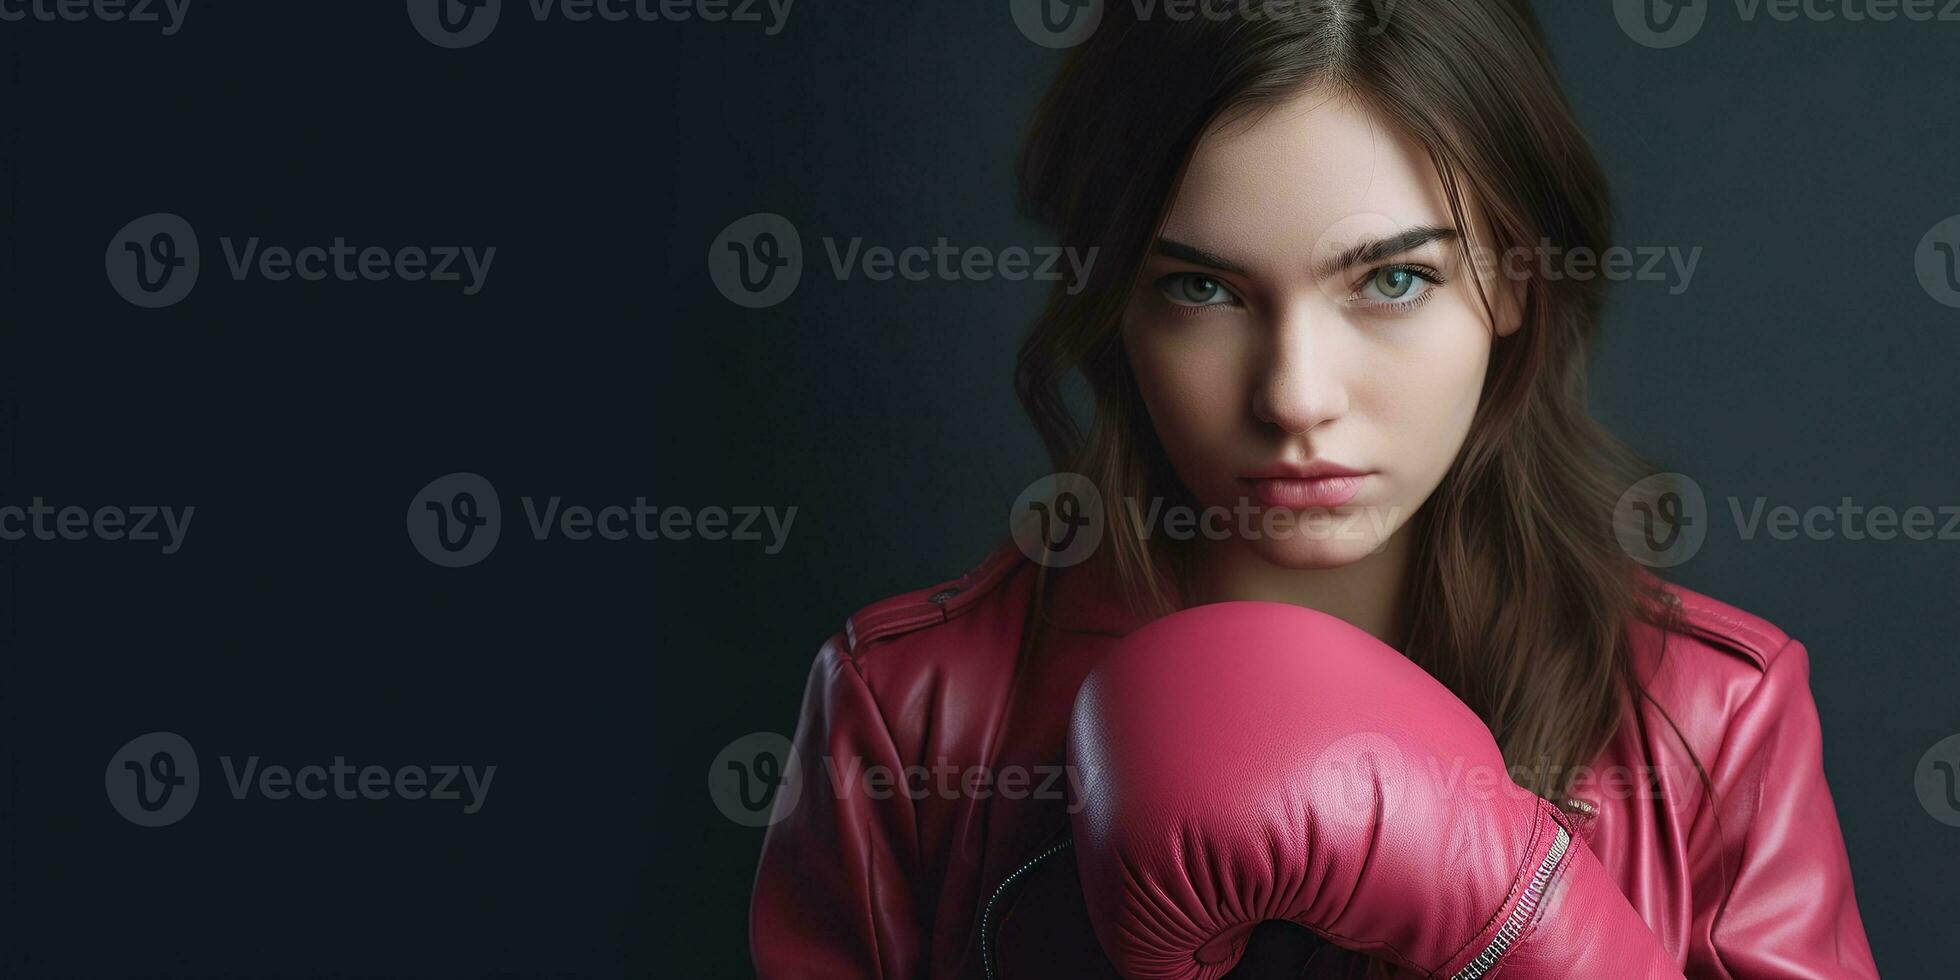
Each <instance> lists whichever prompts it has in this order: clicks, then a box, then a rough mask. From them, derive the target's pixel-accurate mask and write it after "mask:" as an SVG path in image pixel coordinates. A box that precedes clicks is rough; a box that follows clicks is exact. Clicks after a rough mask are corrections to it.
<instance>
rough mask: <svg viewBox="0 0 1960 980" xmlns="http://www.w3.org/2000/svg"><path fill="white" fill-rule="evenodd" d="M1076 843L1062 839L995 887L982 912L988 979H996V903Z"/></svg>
mask: <svg viewBox="0 0 1960 980" xmlns="http://www.w3.org/2000/svg"><path fill="white" fill-rule="evenodd" d="M1074 843H1075V838H1073V837H1071V838H1069V839H1068V840H1065V841H1062V842H1061V843H1060V844H1056V845H1054V846H1053V847H1050V848H1049V849H1047V850H1045V851H1042V852H1041V853H1040V854H1037V855H1035V856H1034V857H1032V858H1029V859H1028V862H1027V863H1026V864H1023V865H1021V866H1020V867H1018V868H1016V869H1014V873H1013V874H1011V875H1008V876H1007V877H1006V878H1005V879H1003V880H1002V881H1001V883H1000V887H998V888H995V889H994V894H993V897H991V898H989V899H987V908H986V910H985V911H983V912H981V913H980V961H981V962H982V963H985V964H986V965H987V980H994V937H993V932H992V928H993V925H992V924H993V918H994V905H995V903H997V902H999V901H1000V897H1001V896H1002V895H1005V894H1006V893H1007V889H1008V887H1009V886H1011V885H1013V884H1014V883H1015V882H1016V881H1019V880H1020V879H1021V876H1022V875H1025V874H1027V873H1028V872H1030V871H1032V870H1034V866H1035V865H1037V864H1040V863H1041V862H1043V861H1046V860H1048V859H1049V858H1051V857H1054V856H1055V855H1057V854H1060V853H1061V852H1063V851H1066V850H1068V849H1069V847H1070V846H1072V845H1073V844H1074Z"/></svg>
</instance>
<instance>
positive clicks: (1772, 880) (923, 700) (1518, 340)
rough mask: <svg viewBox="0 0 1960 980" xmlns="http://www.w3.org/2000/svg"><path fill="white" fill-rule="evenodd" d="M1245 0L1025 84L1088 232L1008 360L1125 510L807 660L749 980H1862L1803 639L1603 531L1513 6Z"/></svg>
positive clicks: (1035, 134)
mask: <svg viewBox="0 0 1960 980" xmlns="http://www.w3.org/2000/svg"><path fill="white" fill-rule="evenodd" d="M1228 7H1229V8H1230V9H1231V10H1233V11H1235V13H1234V15H1233V16H1230V17H1227V18H1223V19H1211V18H1207V17H1189V18H1181V19H1179V18H1171V17H1169V16H1167V15H1165V13H1164V10H1163V9H1161V8H1159V7H1157V6H1155V5H1131V4H1123V3H1112V4H1107V5H1105V7H1104V18H1103V22H1102V24H1101V26H1100V27H1099V28H1098V29H1097V30H1096V31H1095V33H1094V35H1093V36H1092V37H1091V38H1089V39H1088V40H1087V41H1086V42H1084V43H1083V44H1082V45H1080V46H1079V47H1077V48H1076V49H1075V50H1074V51H1073V52H1072V53H1071V55H1070V60H1069V61H1068V63H1067V65H1066V67H1065V68H1064V69H1063V71H1062V72H1061V74H1060V76H1059V77H1058V78H1057V80H1056V81H1055V83H1054V84H1053V86H1052V88H1051V89H1050V90H1049V92H1048V94H1047V96H1046V98H1045V100H1044V101H1043V103H1042V105H1041V108H1040V111H1039V114H1038V117H1037V119H1036V122H1035V125H1034V127H1033V129H1032V131H1031V134H1030V137H1029V140H1028V143H1027V145H1026V146H1025V148H1024V152H1023V157H1022V167H1021V180H1022V188H1023V192H1024V200H1025V203H1026V205H1027V207H1028V209H1029V210H1030V212H1031V213H1032V214H1033V215H1034V216H1035V217H1037V218H1038V219H1040V220H1041V221H1043V222H1045V223H1047V224H1048V225H1049V226H1050V227H1052V228H1053V229H1054V230H1055V232H1056V234H1057V235H1058V237H1059V238H1060V240H1061V241H1062V243H1063V244H1065V245H1071V246H1075V247H1077V248H1080V249H1084V250H1086V249H1087V248H1090V247H1095V248H1097V249H1098V250H1099V251H1098V252H1097V258H1096V261H1095V262H1094V263H1093V265H1092V266H1091V271H1090V273H1089V276H1088V281H1087V283H1086V287H1085V288H1080V289H1079V290H1078V289H1057V290H1056V291H1055V292H1054V294H1053V296H1052V298H1051V301H1050V304H1049V306H1048V308H1047V310H1046V311H1045V312H1044V314H1043V315H1042V317H1041V319H1040V321H1039V322H1038V323H1037V324H1036V326H1035V328H1034V331H1033V333H1032V335H1031V336H1030V337H1029V339H1028V340H1027V342H1026V344H1025V346H1024V348H1023V352H1022V357H1021V362H1020V368H1019V372H1018V378H1017V382H1018V388H1019V391H1020V394H1021V397H1022V400H1023V402H1024V404H1025V405H1026V407H1027V409H1028V411H1029V413H1030V414H1031V415H1032V417H1033V419H1034V421H1035V424H1036V425H1037V427H1038V428H1039V429H1040V431H1041V433H1042V435H1043V436H1044V438H1045V439H1046V441H1047V444H1048V446H1049V448H1050V451H1051V453H1052V455H1053V458H1054V460H1055V464H1056V467H1057V469H1058V470H1060V471H1064V472H1068V473H1075V474H1081V475H1082V483H1083V486H1080V487H1075V488H1072V490H1071V493H1070V494H1069V496H1071V498H1072V499H1070V500H1069V501H1068V504H1069V505H1070V507H1071V508H1073V509H1069V508H1063V507H1062V506H1061V502H1060V501H1059V500H1055V501H1045V502H1039V503H1040V506H1039V507H1038V508H1037V509H1038V510H1039V509H1042V508H1047V516H1049V517H1062V518H1066V519H1067V521H1065V523H1082V520H1083V519H1082V517H1081V515H1082V507H1083V506H1084V502H1085V501H1087V500H1090V499H1091V497H1090V494H1089V493H1088V492H1087V491H1088V490H1090V489H1093V491H1094V494H1095V495H1096V496H1098V497H1099V498H1100V500H1101V501H1102V502H1103V506H1102V508H1101V510H1100V514H1101V516H1102V521H1101V523H1100V524H1097V525H1094V526H1093V527H1092V528H1091V530H1100V532H1101V533H1100V536H1099V537H1097V538H1096V539H1095V541H1094V542H1093V549H1092V551H1091V553H1090V555H1089V557H1088V559H1087V560H1085V561H1081V562H1079V563H1074V559H1073V558H1070V559H1069V562H1068V563H1066V567H1063V566H1064V565H1065V563H1064V562H1062V561H1059V560H1053V559H1054V558H1055V554H1056V553H1054V552H1049V551H1044V550H1042V548H1035V549H1023V548H1020V547H1017V546H1016V544H1015V543H1013V542H1008V543H1004V544H1003V545H1002V546H1001V548H999V549H998V550H997V551H995V552H994V554H992V555H991V556H990V557H988V558H987V559H986V560H985V561H984V562H983V563H981V564H980V565H979V566H978V567H977V568H976V569H974V570H973V571H972V572H970V573H969V574H967V575H965V576H963V577H962V578H960V579H957V580H955V581H952V582H947V583H943V584H941V585H937V586H934V587H931V588H926V589H921V590H919V591H917V592H913V593H908V594H906V595H901V596H897V597H894V598H891V599H887V600H885V601H882V602H879V603H875V604H873V605H871V606H869V607H867V608H865V609H864V610H862V611H860V612H859V613H857V614H856V615H855V616H852V617H851V618H850V620H849V621H848V622H847V624H846V625H845V628H844V629H843V631H842V632H840V633H839V634H838V635H837V636H834V637H832V638H831V640H830V641H829V642H828V643H826V644H825V645H824V646H823V648H822V649H821V651H820V652H819V653H818V655H817V658H816V662H815V665H814V667H813V669H812V672H811V674H810V677H809V680H808V687H807V693H806V697H805V700H804V703H803V711H802V718H801V720H800V722H799V724H798V726H797V730H796V735H795V738H794V746H795V755H794V758H793V759H792V760H791V761H790V763H789V765H788V766H787V769H786V772H787V778H786V781H785V783H784V785H783V789H782V790H781V795H780V796H779V804H778V806H779V810H778V812H777V813H776V814H775V818H776V821H777V822H775V823H774V824H772V826H771V827H770V830H769V832H768V836H767V838H766V841H765V843H764V847H763V853H762V858H761V864H760V868H759V871H758V875H757V880H756V886H755V895H754V902H753V907H752V910H751V939H752V945H753V954H754V958H755V963H756V966H757V969H758V971H759V973H760V974H761V975H762V976H763V977H765V978H778V977H922V976H930V977H1009V978H1011V977H1027V976H1033V977H1050V976H1053V977H1085V976H1115V975H1128V976H1179V977H1215V976H1221V975H1232V976H1254V975H1272V976H1292V977H1297V976H1348V975H1364V974H1366V973H1370V972H1372V973H1373V974H1374V975H1378V976H1389V975H1408V976H1424V975H1434V976H1462V977H1477V976H1493V975H1494V976H1511V977H1540V976H1544V977H1551V976H1579V975H1611V976H1670V977H1684V976H1685V977H1735V978H1769V977H1788V978H1797V977H1806V978H1811V977H1814V978H1822V977H1870V976H1876V970H1875V969H1874V966H1873V963H1872V957H1871V952H1870V949H1869V947H1868V944H1867V942H1866V939H1865V935H1864V929H1863V925H1862V922H1861V920H1860V918H1859V914H1858V908H1857V903H1856V899H1855V896H1854V893H1853V889H1852V879H1851V873H1850V868H1849V864H1848V861H1847V859H1846V854H1845V849H1844V844H1843V840H1842V836H1841V834H1840V831H1839V826H1838V822H1837V817H1836V813H1835V810H1834V808H1833V804H1832V802H1831V797H1830V791H1829V788H1828V786H1827V785H1826V783H1825V780H1824V777H1823V772H1822V766H1821V748H1820V732H1819V725H1818V718H1817V712H1816V708H1815V705H1814V702H1813V700H1812V696H1811V694H1810V691H1809V688H1808V680H1807V676H1808V661H1807V654H1806V651H1805V649H1804V647H1803V646H1802V645H1800V644H1799V643H1797V642H1796V641H1794V640H1792V639H1790V638H1789V637H1788V636H1786V635H1785V634H1784V633H1783V632H1782V631H1780V630H1779V629H1778V628H1777V627H1775V626H1773V625H1771V624H1770V623H1767V622H1765V621H1763V620H1761V619H1759V618H1757V617H1755V616H1752V615H1750V614H1748V613H1746V612H1743V611H1741V610H1738V609H1735V608H1732V607H1730V606H1727V605H1724V604H1722V603H1720V602H1718V601H1715V600H1713V599H1710V598H1707V597H1704V596H1701V595H1698V594H1696V593H1694V592H1691V591H1689V590H1687V589H1684V588H1681V587H1679V586H1675V585H1671V584H1666V583H1663V582H1661V581H1660V580H1659V579H1657V578H1656V577H1654V575H1653V574H1652V573H1650V572H1648V571H1647V570H1646V569H1645V568H1644V567H1643V566H1642V564H1641V563H1639V562H1637V561H1636V560H1635V559H1634V557H1632V556H1631V555H1630V554H1629V552H1628V550H1627V549H1625V548H1623V547H1622V545H1621V536H1620V534H1619V533H1618V531H1619V529H1618V528H1616V522H1615V511H1616V506H1618V505H1619V504H1620V502H1621V500H1622V495H1623V494H1624V493H1625V492H1626V491H1627V490H1628V488H1629V487H1632V486H1633V485H1634V484H1635V483H1636V482H1638V481H1639V480H1640V479H1641V478H1642V477H1643V476H1644V475H1645V473H1646V470H1645V469H1644V468H1643V467H1642V466H1641V465H1640V462H1639V461H1638V460H1637V459H1635V458H1634V457H1633V456H1632V455H1631V454H1630V453H1629V452H1628V451H1626V450H1625V449H1624V448H1623V447H1621V446H1620V445H1619V444H1618V443H1616V442H1615V441H1613V440H1612V438H1611V437H1610V436H1608V435H1607V434H1606V433H1605V432H1604V431H1602V430H1601V429H1600V428H1599V427H1598V426H1597V425H1596V424H1595V423H1594V422H1593V420H1592V419H1591V418H1589V417H1588V414H1587V409H1586V389H1585V383H1584V379H1585V368H1586V358H1587V354H1588V347H1589V344H1590V342H1591V341H1592V339H1593V336H1594V333H1595V331H1596V328H1597V323H1598V319H1599V313H1600V309H1601V304H1602V300H1603V295H1604V292H1605V287H1606V282H1605V281H1604V280H1603V278H1602V277H1601V276H1597V275H1594V276H1587V275H1573V274H1565V273H1561V274H1548V272H1547V263H1546V262H1545V261H1543V259H1544V257H1545V256H1547V255H1553V256H1556V255H1564V254H1567V253H1569V252H1571V251H1572V250H1575V249H1591V250H1593V252H1594V253H1595V254H1597V253H1599V252H1601V251H1602V250H1603V249H1604V248H1605V247H1606V244H1607V236H1608V230H1609V224H1610V222H1609V208H1608V203H1607V191H1606V186H1605V182H1604V179H1603V177H1602V174H1601V172H1600V170H1599V167H1598V165H1597V163H1596V161H1595V160H1594V157H1593V155H1592V153H1591V152H1590V150H1589V149H1588V147H1587V144H1586V142H1585V140H1584V138H1583V136H1582V135H1581V134H1580V132H1579V130H1578V129H1577V128H1576V125H1575V123H1574V120H1573V117H1572V114H1571V110H1570V108H1569V106H1568V105H1567V103H1566V102H1565V100H1564V97H1563V95H1562V93H1561V91H1560V89H1559V86H1558V83H1557V80H1556V78H1555V75H1554V72H1553V69H1552V66H1551V61H1550V58H1549V56H1548V54H1547V52H1546V50H1545V48H1544V46H1543V42H1542V38H1541V35H1540V32H1539V29H1538V26H1537V24H1536V21H1535V20H1534V18H1533V16H1532V14H1531V13H1530V11H1529V9H1528V6H1527V5H1526V3H1525V2H1524V0H1399V2H1397V3H1395V4H1392V5H1388V4H1381V3H1378V2H1371V0H1315V2H1300V3H1268V4H1256V3H1255V4H1244V5H1240V4H1234V5H1228ZM1153 11H1154V12H1155V14H1156V16H1154V17H1153V16H1151V12H1153ZM1384 15H1385V16H1384ZM1074 372H1079V374H1080V375H1081V376H1082V377H1083V378H1084V379H1086V381H1087V383H1088V389H1089V391H1090V393H1091V394H1092V396H1093V413H1092V417H1091V418H1089V419H1088V420H1087V424H1086V426H1082V427H1078V425H1077V423H1076V420H1075V416H1074V415H1073V414H1072V413H1071V412H1070V410H1069V409H1068V407H1067V406H1066V405H1065V403H1064V398H1063V395H1062V387H1063V383H1064V380H1065V379H1066V378H1067V377H1068V376H1069V375H1070V374H1071V373H1074ZM1073 490H1081V491H1083V492H1081V493H1074V492H1073ZM1177 512H1185V513H1194V514H1205V515H1210V516H1211V518H1213V519H1210V520H1201V521H1199V522H1198V523H1197V525H1196V528H1197V531H1198V533H1189V530H1190V529H1189V527H1188V526H1187V533H1181V534H1180V533H1174V525H1173V524H1171V523H1168V522H1167V521H1166V520H1164V516H1165V515H1168V514H1172V513H1177ZM1044 529H1045V530H1048V531H1049V532H1050V533H1051V539H1050V540H1047V541H1045V542H1044V547H1046V546H1050V545H1054V544H1056V542H1055V541H1054V540H1052V534H1053V530H1054V529H1052V528H1045V527H1044ZM1024 540H1025V537H1024ZM1030 555H1032V557H1030ZM1244 600H1252V601H1251V602H1247V601H1244ZM1308 610H1312V611H1313V612H1308ZM1384 651H1389V652H1393V653H1394V654H1396V655H1395V656H1388V657H1385V656H1384ZM1398 665H1399V666H1398ZM1410 665H1414V666H1415V667H1419V668H1420V670H1414V669H1413V668H1411V667H1410ZM1303 672H1304V673H1303ZM1085 683H1086V684H1087V686H1088V689H1087V690H1085ZM1339 692H1345V694H1343V695H1342V696H1338V697H1337V696H1335V695H1336V694H1337V693H1339ZM1079 694H1082V695H1084V696H1083V697H1082V698H1080V699H1078V695H1079ZM1078 701H1079V702H1080V703H1078ZM1072 712H1074V714H1073V715H1072ZM1289 719H1298V727H1297V729H1296V728H1292V727H1289V725H1290V721H1289ZM1466 719H1468V722H1469V723H1468V724H1467V725H1466V724H1465V720H1466ZM1344 733H1345V734H1344ZM1357 733H1358V734H1357ZM1354 738H1363V739H1366V738H1379V739H1381V740H1383V741H1381V742H1380V743H1379V745H1378V746H1377V747H1380V746H1387V749H1386V750H1385V751H1387V752H1388V753H1389V754H1394V753H1397V752H1399V753H1402V754H1403V756H1404V758H1403V760H1402V761H1403V762H1404V763H1407V765H1406V767H1405V768H1403V769H1400V770H1393V771H1386V770H1384V768H1383V767H1381V766H1379V765H1374V764H1375V763H1379V762H1380V759H1379V758H1378V755H1379V753H1378V754H1377V756H1370V755H1368V754H1367V753H1361V754H1359V755H1357V756H1354V757H1353V758H1346V757H1344V761H1347V762H1361V761H1366V762H1367V763H1368V765H1363V766H1362V768H1363V769H1368V771H1369V772H1370V773H1372V775H1366V776H1364V778H1369V779H1373V780H1374V782H1373V783H1371V784H1370V785H1369V786H1368V787H1367V789H1368V792H1367V793H1364V794H1363V795H1364V797H1365V798H1366V799H1367V800H1369V801H1372V802H1370V803H1369V804H1368V805H1367V806H1364V807H1363V808H1362V809H1363V812H1365V814H1366V815H1367V818H1366V819H1364V820H1360V821H1351V822H1350V823H1349V824H1347V825H1343V824H1341V822H1340V815H1339V814H1337V813H1335V812H1333V811H1335V810H1337V809H1339V807H1338V806H1336V805H1335V801H1336V799H1337V798H1333V797H1328V796H1326V795H1325V794H1324V792H1323V787H1321V786H1320V784H1319V783H1317V782H1315V779H1317V778H1318V777H1316V776H1315V775H1313V773H1312V772H1311V771H1309V770H1313V769H1314V767H1315V766H1316V765H1317V764H1318V762H1319V761H1324V760H1326V759H1328V758H1330V756H1329V754H1328V753H1330V752H1336V753H1337V752H1339V751H1344V750H1343V749H1342V746H1344V745H1345V746H1350V747H1351V746H1352V744H1353V743H1352V739H1354ZM1329 739H1332V740H1333V741H1328V740H1329ZM1370 744H1374V743H1370ZM1194 746H1201V747H1202V751H1199V750H1197V749H1195V748H1193V747H1194ZM1238 746H1243V747H1244V748H1243V750H1242V751H1241V750H1239V749H1238V748H1237V747H1238ZM1309 749H1311V751H1308V750H1309ZM1411 752H1415V753H1421V754H1422V756H1421V757H1420V758H1408V757H1407V756H1408V754H1409V753H1411ZM1500 753H1501V754H1500ZM1248 758H1251V759H1253V760H1254V763H1256V764H1254V763H1248V761H1247V760H1248ZM1465 760H1469V761H1470V764H1471V765H1470V768H1471V769H1473V770H1474V769H1476V768H1477V767H1478V766H1479V765H1482V762H1488V761H1495V764H1496V765H1498V766H1500V767H1502V769H1503V775H1504V780H1503V785H1504V786H1505V787H1508V788H1509V789H1511V790H1515V791H1516V792H1514V793H1505V792H1490V791H1489V789H1490V787H1489V785H1488V784H1487V783H1486V784H1485V785H1484V787H1483V789H1484V791H1483V792H1472V789H1473V788H1474V787H1475V785H1476V784H1475V783H1474V782H1470V781H1466V782H1452V781H1451V780H1450V777H1449V773H1448V771H1447V770H1449V769H1450V767H1452V766H1461V765H1462V764H1463V763H1464V761H1465ZM1480 760H1482V761H1480ZM1369 766H1373V768H1372V769H1370V768H1369ZM1351 771H1352V770H1351V769H1343V770H1342V772H1344V773H1351ZM1425 771H1426V774H1425ZM1439 771H1440V772H1442V773H1443V776H1442V777H1441V779H1440V781H1439V783H1438V785H1439V786H1440V787H1442V788H1440V789H1439V790H1438V792H1440V793H1441V794H1443V795H1442V797H1440V798H1442V799H1444V800H1445V802H1444V803H1443V804H1442V805H1438V804H1437V803H1436V800H1433V799H1432V800H1429V801H1428V802H1427V803H1425V804H1422V805H1414V804H1407V803H1406V802H1404V803H1403V805H1401V806H1400V807H1399V810H1398V809H1397V808H1396V807H1393V806H1389V805H1387V804H1385V803H1384V802H1383V801H1384V800H1387V801H1388V802H1389V803H1395V802H1401V801H1405V800H1410V799H1415V798H1416V797H1417V796H1418V795H1420V794H1419V793H1417V792H1416V791H1415V790H1416V788H1425V787H1427V786H1428V784H1426V783H1424V780H1425V779H1429V778H1430V776H1431V775H1433V774H1434V773H1436V772H1439ZM1471 778H1472V779H1474V777H1471ZM1450 787H1454V789H1452V788H1450ZM1316 794H1320V795H1316ZM1451 794H1454V795H1451ZM1520 796H1523V797H1525V798H1526V799H1527V800H1528V803H1527V804H1519V803H1518V798H1519V797H1520ZM1221 814H1222V816H1221ZM1423 821H1429V823H1424V822H1423ZM1356 827H1359V828H1361V830H1360V831H1356V830H1355V828H1356ZM1430 830H1433V831H1434V832H1433V833H1429V831H1430ZM1363 831H1365V832H1363ZM1384 869H1387V870H1384ZM1227 971H1235V972H1231V973H1229V974H1228V973H1227Z"/></svg>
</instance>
